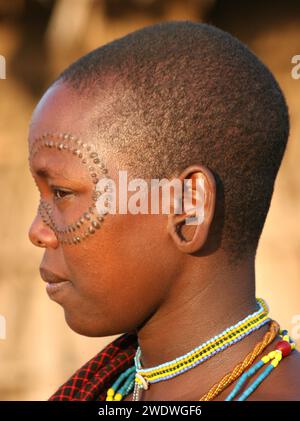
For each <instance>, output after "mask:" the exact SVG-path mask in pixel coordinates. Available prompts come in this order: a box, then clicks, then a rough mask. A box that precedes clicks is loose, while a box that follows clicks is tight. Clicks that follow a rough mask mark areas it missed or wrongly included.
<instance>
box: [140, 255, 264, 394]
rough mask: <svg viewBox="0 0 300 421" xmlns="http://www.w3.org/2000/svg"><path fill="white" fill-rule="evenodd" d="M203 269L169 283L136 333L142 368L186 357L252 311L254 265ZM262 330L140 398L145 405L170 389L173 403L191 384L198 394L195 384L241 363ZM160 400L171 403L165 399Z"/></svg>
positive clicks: (190, 271) (156, 384) (155, 385)
mask: <svg viewBox="0 0 300 421" xmlns="http://www.w3.org/2000/svg"><path fill="white" fill-rule="evenodd" d="M208 269H209V268H207V267H206V268H205V267H202V268H199V267H198V268H196V267H192V268H191V269H190V270H189V272H188V273H189V275H187V273H183V274H182V275H181V276H180V278H178V279H177V280H175V281H174V284H173V286H172V289H171V290H170V291H169V293H168V296H167V297H165V300H164V302H163V303H162V305H161V306H160V307H159V309H158V310H157V311H156V312H155V313H154V314H153V316H152V317H151V318H149V319H148V320H147V322H146V323H145V324H144V325H143V326H142V327H140V329H139V330H138V332H137V334H138V341H139V346H140V348H141V361H142V364H143V367H144V368H149V367H153V366H156V365H158V364H161V363H165V362H167V361H170V360H173V359H175V358H177V357H180V356H182V355H184V354H186V353H187V352H189V351H191V350H193V349H194V348H195V347H197V346H199V345H201V343H203V342H205V341H207V340H209V339H211V338H212V337H214V336H216V335H218V334H219V333H221V332H222V331H223V330H225V329H226V328H228V327H230V326H232V325H235V324H236V323H237V322H239V321H240V320H242V319H244V318H245V317H246V316H247V315H249V314H252V313H254V312H255V311H257V304H256V300H255V272H254V261H252V262H251V261H250V262H249V261H248V262H247V263H245V264H241V265H240V266H239V267H236V268H230V267H226V268H224V267H223V268H222V267H221V266H220V265H219V266H218V265H213V266H211V268H210V270H208ZM266 330H267V326H264V327H262V328H261V329H259V331H257V332H253V333H251V334H250V335H249V336H247V337H246V338H244V339H243V340H242V341H240V342H239V343H237V344H234V345H233V346H230V347H229V348H228V349H226V350H224V351H222V352H220V353H218V354H217V355H215V356H213V357H212V358H211V359H210V360H208V361H205V362H204V363H202V364H199V365H198V366H196V367H194V368H193V369H191V370H188V371H187V372H185V373H183V374H181V375H179V376H176V377H174V378H173V379H171V380H168V381H167V382H166V381H162V382H159V383H155V384H153V385H151V387H150V389H151V391H150V389H149V390H147V391H146V392H145V393H147V400H148V399H149V397H150V396H151V395H152V397H155V396H156V395H157V394H159V396H162V394H163V390H166V383H168V389H169V393H170V391H171V390H172V389H173V393H174V394H175V399H174V400H176V395H177V394H178V393H182V391H183V388H182V386H183V385H185V387H184V390H187V388H186V385H189V387H190V388H193V384H195V387H196V386H197V391H198V390H199V393H201V391H200V389H199V387H200V388H201V382H202V384H203V385H205V384H208V385H209V384H211V382H213V380H214V378H215V377H216V379H215V381H218V380H219V378H218V377H217V376H220V377H222V376H223V375H224V374H226V372H228V371H230V370H231V369H232V368H233V366H234V363H235V362H236V363H238V362H239V361H240V360H242V359H243V358H244V356H245V355H246V354H247V353H248V352H249V351H250V350H251V349H252V348H253V347H254V345H255V343H256V342H257V341H258V340H260V339H261V338H262V336H263V335H264V333H265V331H266ZM193 379H194V380H193ZM172 385H173V386H172ZM155 391H157V393H155ZM179 391H180V392H179ZM204 392H205V391H204ZM197 393H198V392H197ZM199 397H200V396H199ZM156 398H157V396H156ZM166 398H167V399H171V400H172V397H171V396H169V398H168V397H166ZM173 398H174V396H173ZM181 398H182V397H181Z"/></svg>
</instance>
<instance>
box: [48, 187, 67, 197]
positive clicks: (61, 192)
mask: <svg viewBox="0 0 300 421" xmlns="http://www.w3.org/2000/svg"><path fill="white" fill-rule="evenodd" d="M52 192H53V196H54V199H55V200H61V199H64V198H65V197H67V196H70V195H71V194H72V192H71V191H70V190H65V189H61V188H57V187H52Z"/></svg>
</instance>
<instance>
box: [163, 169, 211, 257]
mask: <svg viewBox="0 0 300 421" xmlns="http://www.w3.org/2000/svg"><path fill="white" fill-rule="evenodd" d="M179 179H180V181H181V183H182V200H181V203H180V204H179V207H180V208H181V210H180V213H171V214H170V215H168V227H167V229H168V232H169V234H170V236H171V237H172V239H173V241H174V243H175V244H176V246H177V247H178V249H180V250H181V251H183V252H185V253H194V252H197V251H198V250H199V249H201V248H202V247H203V246H204V244H205V242H206V239H207V236H208V232H209V229H210V225H211V222H212V220H213V216H214V212H215V202H216V182H215V178H214V176H213V174H212V172H211V171H210V170H209V169H208V168H206V167H204V166H202V165H192V166H190V167H188V168H186V169H185V170H184V171H183V172H182V174H181V175H180V176H179ZM184 180H185V181H184ZM187 185H188V186H189V188H186V187H185V186H187ZM175 203H176V198H175ZM177 204H178V203H177ZM180 205H181V206H180ZM175 207H176V206H175Z"/></svg>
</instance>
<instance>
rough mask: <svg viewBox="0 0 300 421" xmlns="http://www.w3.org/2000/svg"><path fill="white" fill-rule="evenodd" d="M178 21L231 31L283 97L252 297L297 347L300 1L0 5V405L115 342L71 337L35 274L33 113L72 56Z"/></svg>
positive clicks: (37, 392)
mask: <svg viewBox="0 0 300 421" xmlns="http://www.w3.org/2000/svg"><path fill="white" fill-rule="evenodd" d="M181 19H189V20H193V21H204V22H209V23H212V24H215V25H217V26H219V27H220V28H222V29H225V30H227V31H228V32H230V33H231V34H233V35H235V36H237V37H238V38H239V39H240V40H241V41H243V42H244V43H245V44H247V45H248V46H249V47H250V48H251V49H252V50H253V51H254V52H255V53H256V54H257V55H258V56H259V57H260V58H261V60H262V61H263V62H264V63H265V64H267V66H269V68H270V69H271V70H272V72H273V73H274V74H275V76H276V78H277V80H278V81H279V83H280V85H281V87H282V89H283V91H284V93H285V95H286V99H287V103H288V105H289V109H290V116H291V136H290V140H289V145H288V148H287V151H286V154H285V157H284V162H283V164H282V166H281V169H280V172H279V175H278V178H277V182H276V189H275V194H274V196H273V201H272V205H271V210H270V212H269V215H268V219H267V223H266V225H265V228H264V232H263V236H262V238H261V242H260V246H259V250H258V255H257V261H256V269H257V296H262V297H264V298H265V299H266V301H267V302H268V304H269V305H270V307H271V316H272V317H274V318H275V319H276V320H278V321H279V322H280V323H281V325H282V326H284V327H285V328H287V329H289V331H290V333H291V334H292V335H294V338H295V339H297V340H298V345H300V221H299V220H300V170H299V166H300V79H294V78H293V77H292V75H291V71H292V68H293V67H294V66H295V65H293V64H292V63H291V60H292V57H293V56H295V55H299V54H300V2H299V1H291V0H286V1H284V2H282V1H280V0H279V1H275V0H273V1H268V0H265V1H263V2H261V1H254V0H244V1H233V0H56V1H51V0H39V1H38V0H35V1H34V0H9V1H8V0H0V55H2V56H4V57H5V60H6V79H4V80H0V189H1V203H2V205H0V221H1V222H0V230H1V231H0V232H1V243H0V315H3V316H4V317H5V319H6V339H5V340H4V339H0V373H1V374H0V400H46V399H47V398H48V397H49V396H50V395H51V394H52V393H53V392H54V391H55V390H56V388H57V387H58V386H59V385H60V384H61V383H63V382H64V381H65V380H67V378H68V377H69V376H70V375H71V374H72V373H73V372H74V371H75V370H76V369H77V368H79V366H80V365H82V364H83V363H84V362H86V361H87V360H88V359H89V358H90V357H92V356H93V355H94V354H96V353H97V352H98V351H99V350H101V349H102V348H103V346H104V345H105V344H107V343H108V342H110V341H111V340H112V339H113V337H106V338H100V339H99V338H98V339H97V338H85V337H82V336H80V335H77V334H75V333H74V332H72V331H71V330H70V329H69V328H68V327H67V325H66V323H65V320H64V315H63V311H62V309H61V308H60V307H59V306H58V305H57V304H56V303H54V302H52V301H50V300H49V298H48V296H47V295H46V293H45V289H44V285H43V284H42V282H41V280H40V278H39V273H38V266H39V262H40V259H41V251H40V250H37V249H36V248H34V247H33V246H32V245H31V244H30V243H29V240H28V237H27V231H28V227H29V225H30V223H31V221H32V218H33V216H34V214H35V212H36V207H37V203H38V195H37V191H36V188H35V185H34V183H33V181H32V179H31V177H30V174H29V170H28V168H27V144H26V140H27V126H28V122H29V119H30V115H31V112H32V110H33V108H34V106H35V104H36V103H37V101H38V99H39V97H40V95H41V94H42V93H43V91H44V90H45V88H46V87H47V85H48V84H49V83H50V82H51V80H52V79H53V78H55V77H56V76H57V74H58V73H59V72H60V71H61V70H62V69H63V68H64V67H66V66H67V65H68V64H70V63H71V62H72V61H74V60H75V59H77V58H78V57H79V56H81V55H83V54H85V53H86V52H88V51H89V50H92V49H94V48H96V47H98V46H100V45H102V44H105V43H106V42H109V41H111V40H113V39H115V38H117V37H120V36H122V35H125V34H126V33H128V32H130V31H133V30H135V29H138V28H141V27H143V26H146V25H149V24H152V23H156V22H160V21H165V20H181ZM299 74H300V71H299ZM2 322H3V319H2ZM0 323H1V320H0ZM0 336H1V335H0Z"/></svg>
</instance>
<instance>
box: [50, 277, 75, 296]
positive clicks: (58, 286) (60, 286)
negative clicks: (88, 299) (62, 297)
mask: <svg viewBox="0 0 300 421" xmlns="http://www.w3.org/2000/svg"><path fill="white" fill-rule="evenodd" d="M70 284H71V282H70V281H61V282H47V285H46V291H47V293H48V295H49V296H50V298H51V297H52V296H54V295H56V294H58V293H60V292H61V291H63V290H64V289H65V288H66V287H68V286H69V285H70Z"/></svg>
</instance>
